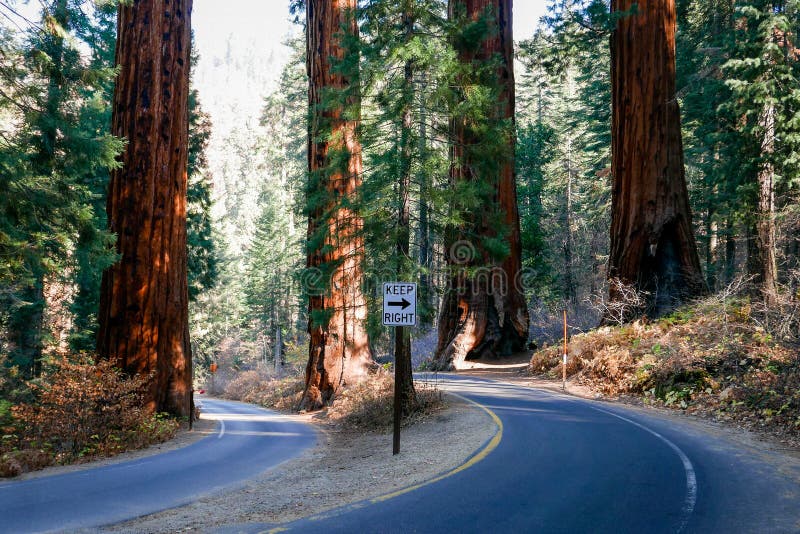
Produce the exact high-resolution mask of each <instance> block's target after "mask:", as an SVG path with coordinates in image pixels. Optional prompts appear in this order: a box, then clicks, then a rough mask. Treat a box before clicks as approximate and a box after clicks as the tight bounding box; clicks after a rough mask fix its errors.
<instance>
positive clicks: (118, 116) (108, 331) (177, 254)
mask: <svg viewBox="0 0 800 534" xmlns="http://www.w3.org/2000/svg"><path fill="white" fill-rule="evenodd" d="M191 8H192V2H191V0H134V1H133V2H131V3H130V4H122V5H120V8H119V15H118V26H117V27H118V38H117V51H116V63H117V65H118V66H119V68H120V73H119V78H118V79H117V84H116V87H115V89H114V102H113V111H112V127H111V128H112V133H113V134H114V135H116V136H120V137H124V138H126V139H127V140H128V145H127V147H126V149H125V152H124V153H123V154H122V156H121V160H122V167H121V168H120V169H117V170H115V171H114V172H112V174H111V181H110V184H109V193H108V202H107V211H108V220H109V225H110V227H111V230H112V231H113V232H115V233H116V235H117V252H118V253H119V255H120V261H119V262H118V263H116V264H115V265H114V266H112V267H111V268H110V269H108V270H107V271H106V272H105V273H104V275H103V283H102V289H101V300H100V313H99V323H100V328H99V332H98V353H99V357H100V358H104V359H111V360H113V361H115V362H116V364H117V365H118V367H120V368H121V369H124V370H125V371H127V372H128V373H131V374H139V375H146V374H150V373H152V374H153V379H152V381H151V383H150V387H149V390H148V394H147V398H146V399H145V401H146V407H147V408H148V409H149V410H151V411H152V410H157V411H167V412H170V413H173V414H175V415H180V416H191V415H192V357H191V349H190V346H189V319H188V317H189V315H188V302H189V299H188V288H187V278H186V172H187V146H188V131H189V130H188V128H189V121H188V109H187V108H188V91H189V54H190V35H189V32H190V16H191Z"/></svg>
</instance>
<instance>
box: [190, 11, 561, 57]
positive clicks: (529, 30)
mask: <svg viewBox="0 0 800 534" xmlns="http://www.w3.org/2000/svg"><path fill="white" fill-rule="evenodd" d="M288 4H289V2H288V0H224V1H220V0H194V8H193V10H192V26H193V27H194V32H195V39H196V42H197V46H198V48H199V49H200V53H201V54H202V55H208V56H214V55H216V56H221V55H222V54H224V51H225V46H226V42H227V39H228V36H229V35H231V34H234V35H236V36H238V37H241V38H243V40H246V41H251V40H254V41H255V42H256V43H257V45H258V46H259V47H263V48H264V50H265V52H266V51H268V50H274V49H276V48H277V47H280V46H281V42H282V40H283V38H284V37H285V36H286V33H287V32H288V31H289V26H290V22H289V5H288ZM545 8H546V0H516V1H515V2H514V37H515V39H516V40H520V39H526V38H528V37H530V36H531V35H533V30H534V29H535V27H536V25H537V23H538V22H539V18H540V17H541V16H542V15H543V14H544V12H545Z"/></svg>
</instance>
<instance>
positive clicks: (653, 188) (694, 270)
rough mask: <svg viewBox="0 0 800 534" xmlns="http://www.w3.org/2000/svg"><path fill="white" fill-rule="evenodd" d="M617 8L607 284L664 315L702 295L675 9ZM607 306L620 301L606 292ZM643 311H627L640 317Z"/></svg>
mask: <svg viewBox="0 0 800 534" xmlns="http://www.w3.org/2000/svg"><path fill="white" fill-rule="evenodd" d="M634 8H635V6H634V3H633V2H629V1H627V0H616V1H612V3H611V10H612V12H614V13H627V16H622V17H621V18H620V19H619V20H618V21H617V25H616V28H615V30H614V33H613V36H612V41H611V43H612V46H611V83H612V106H613V107H612V110H613V112H612V164H611V165H612V175H613V180H614V185H613V194H612V215H611V217H612V218H611V252H610V259H609V272H608V276H609V277H610V278H611V279H617V280H620V281H621V282H622V283H623V284H625V285H628V286H633V287H634V288H636V289H637V290H643V291H646V292H648V293H649V295H648V298H647V308H648V309H647V310H646V311H647V313H649V314H653V315H660V314H663V313H666V312H668V311H670V310H672V309H674V307H675V306H676V305H677V304H678V303H680V302H684V301H686V300H687V299H688V298H691V297H692V296H695V295H699V294H702V293H703V292H704V291H705V281H704V280H703V276H702V271H701V269H700V262H699V259H698V255H697V247H696V245H695V239H694V232H693V228H692V224H691V212H690V208H689V198H688V193H687V189H686V180H685V174H684V163H683V146H682V142H681V130H680V111H679V108H678V103H677V100H676V94H675V17H676V12H675V2H674V0H657V1H652V2H647V3H643V4H641V5H639V6H638V9H634ZM610 298H611V300H612V301H619V300H621V299H623V298H624V297H623V294H622V292H620V291H617V290H615V286H613V285H612V287H611V291H610ZM642 311H644V310H630V312H631V313H632V314H633V313H641V312H642Z"/></svg>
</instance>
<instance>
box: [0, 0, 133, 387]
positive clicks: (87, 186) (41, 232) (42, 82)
mask: <svg viewBox="0 0 800 534" xmlns="http://www.w3.org/2000/svg"><path fill="white" fill-rule="evenodd" d="M92 24H93V21H91V20H89V19H87V17H86V16H85V14H84V13H83V12H82V10H81V9H80V6H77V5H75V4H73V3H71V2H66V1H64V0H55V1H53V2H46V3H44V4H43V11H42V23H41V24H40V25H36V26H33V27H31V29H30V30H29V31H28V34H27V37H26V40H25V41H24V43H23V45H22V49H21V50H20V51H18V52H11V50H10V48H11V46H13V45H11V43H13V41H12V40H9V41H8V43H9V45H10V46H9V48H7V49H5V50H4V53H5V51H6V50H8V51H9V52H10V53H11V54H13V56H16V60H15V63H16V65H14V66H13V67H11V66H10V65H9V66H8V67H7V68H3V76H4V81H5V83H7V84H8V85H7V87H8V88H9V92H8V93H6V92H4V93H3V100H5V99H8V101H9V102H8V103H9V104H10V105H11V109H12V110H13V111H12V113H13V114H14V115H15V116H16V117H15V118H16V119H18V120H16V121H15V120H12V121H10V124H16V125H18V127H16V128H14V129H12V130H11V131H9V132H6V134H7V135H5V134H4V135H3V136H2V138H3V142H2V146H0V150H2V151H3V152H4V153H5V155H4V156H3V157H0V160H2V161H3V162H4V167H5V169H6V170H8V172H7V173H6V172H3V173H0V175H1V176H2V178H1V179H2V180H4V182H5V183H4V184H2V185H3V187H2V189H3V191H4V192H6V194H4V195H2V200H0V202H2V209H1V210H0V211H2V216H0V225H1V226H0V228H2V229H0V235H1V236H2V239H0V247H2V249H3V250H2V255H3V257H4V258H6V260H4V265H5V266H6V267H5V268H3V269H2V271H3V272H2V275H0V278H2V284H3V291H2V295H3V299H4V300H5V299H7V300H5V302H4V303H3V304H4V305H3V306H2V308H3V310H4V311H7V312H8V315H6V317H5V325H4V326H5V329H6V334H5V335H6V339H7V343H8V347H9V351H10V353H11V355H12V360H13V361H14V362H15V363H17V364H19V365H20V367H21V368H22V369H23V370H24V371H25V372H26V373H31V374H34V375H36V374H38V372H39V371H40V369H41V361H42V353H43V349H44V346H45V342H46V328H45V325H44V323H43V314H44V310H45V305H46V303H45V298H44V293H43V290H44V286H45V284H46V283H47V284H59V285H67V284H69V283H70V282H71V280H70V278H69V274H70V273H78V274H80V273H81V272H82V269H81V266H82V261H83V258H85V257H86V256H87V255H88V256H91V258H92V259H93V260H94V261H95V262H96V263H97V265H99V266H100V267H102V265H104V264H107V263H108V262H109V260H110V259H111V258H113V254H110V253H109V251H108V249H107V246H108V244H109V243H110V242H111V239H110V237H109V235H108V233H107V232H105V231H104V230H98V229H96V227H95V225H94V222H95V220H96V217H97V214H96V211H95V210H94V207H95V206H96V196H95V195H96V192H95V191H96V190H95V189H94V183H95V179H96V178H97V177H98V176H102V175H103V174H104V173H106V172H107V170H108V169H109V168H113V167H114V166H116V162H115V161H114V157H115V155H116V154H117V153H118V152H119V150H120V149H121V143H120V142H119V141H118V140H116V139H114V138H113V137H111V136H110V135H109V134H108V133H107V130H105V129H104V128H102V127H98V123H101V122H102V115H103V106H104V104H103V100H102V93H103V88H104V87H105V86H106V84H107V83H108V81H109V80H110V78H111V74H112V71H111V69H109V68H107V67H106V66H104V65H102V64H98V63H96V62H93V61H88V62H87V61H85V60H84V59H83V58H82V57H81V54H80V52H79V50H78V47H77V46H76V42H77V40H76V36H77V37H78V38H82V39H86V36H87V35H89V34H91V32H92V31H93V28H94V26H92ZM13 56H12V55H10V56H6V57H13ZM76 236H77V239H76ZM78 281H79V282H80V278H78Z"/></svg>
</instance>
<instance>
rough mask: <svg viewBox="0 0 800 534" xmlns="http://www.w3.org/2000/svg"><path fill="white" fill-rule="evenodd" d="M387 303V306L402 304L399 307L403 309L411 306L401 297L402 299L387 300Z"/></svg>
mask: <svg viewBox="0 0 800 534" xmlns="http://www.w3.org/2000/svg"><path fill="white" fill-rule="evenodd" d="M387 305H388V306H402V308H401V309H402V310H405V309H406V308H408V307H409V306H411V303H410V302H408V301H407V300H406V299H403V300H392V301H389V302H387Z"/></svg>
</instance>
